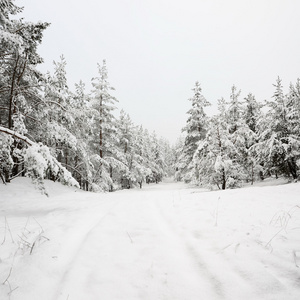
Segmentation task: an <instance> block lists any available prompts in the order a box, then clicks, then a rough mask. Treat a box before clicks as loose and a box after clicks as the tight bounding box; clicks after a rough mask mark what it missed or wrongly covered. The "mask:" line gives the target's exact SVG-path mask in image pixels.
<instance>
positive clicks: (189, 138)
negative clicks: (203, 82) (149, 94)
mask: <svg viewBox="0 0 300 300" xmlns="http://www.w3.org/2000/svg"><path fill="white" fill-rule="evenodd" d="M192 90H193V93H194V94H193V97H192V98H190V99H189V101H191V103H192V107H191V108H190V109H189V111H188V112H187V114H188V119H187V122H186V126H185V127H184V128H183V131H184V132H185V133H186V137H185V142H184V147H183V151H182V154H181V156H180V158H179V164H178V171H177V176H178V178H183V179H184V181H186V182H189V181H191V180H192V177H193V175H192V172H193V165H192V160H193V155H194V153H195V151H196V150H197V147H198V143H199V141H200V140H202V139H203V138H204V137H205V134H206V123H207V116H206V114H205V112H204V108H205V107H206V106H208V105H210V103H209V102H208V101H207V100H206V99H205V98H204V96H203V95H202V89H201V86H200V83H199V82H198V81H197V82H196V83H195V87H194V88H193V89H192Z"/></svg>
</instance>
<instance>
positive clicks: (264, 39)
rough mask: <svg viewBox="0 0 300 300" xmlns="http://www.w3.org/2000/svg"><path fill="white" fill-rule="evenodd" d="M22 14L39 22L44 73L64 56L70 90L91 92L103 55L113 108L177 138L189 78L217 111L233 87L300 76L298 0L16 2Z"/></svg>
mask: <svg viewBox="0 0 300 300" xmlns="http://www.w3.org/2000/svg"><path fill="white" fill-rule="evenodd" d="M15 3H16V4H17V5H19V6H24V12H23V13H22V16H23V17H24V18H25V20H27V21H38V20H41V21H46V22H50V23H51V26H50V27H49V28H48V29H47V30H46V31H45V34H44V39H43V43H42V45H41V46H40V48H39V53H40V55H41V56H42V57H43V58H44V60H45V63H44V65H43V66H42V67H41V68H40V69H41V70H43V71H47V70H49V71H53V60H56V61H57V60H59V57H60V55H61V54H63V55H64V56H65V58H66V61H67V76H68V83H69V87H70V88H71V89H73V86H74V83H77V82H79V80H80V79H82V80H83V81H84V82H85V83H86V85H87V89H88V90H90V81H91V78H92V77H94V76H97V63H98V62H99V63H102V60H103V59H106V61H107V67H108V71H109V81H110V83H111V85H112V86H113V87H115V88H116V91H115V92H114V96H116V97H117V98H118V100H119V105H118V106H119V108H123V109H124V110H125V111H126V112H128V113H129V115H130V116H131V118H132V120H133V121H134V123H136V124H142V125H143V126H144V127H145V128H148V129H149V130H150V131H153V130H155V131H156V132H157V134H158V135H159V136H164V137H166V138H168V139H169V140H170V141H171V142H174V141H175V140H176V138H177V137H178V136H179V135H180V132H181V128H182V127H183V126H184V125H185V122H186V119H187V115H186V111H187V110H188V109H189V107H190V102H189V101H188V98H190V97H191V96H192V91H191V89H192V88H193V86H194V83H195V81H199V82H200V83H201V87H202V91H203V95H204V96H205V97H206V99H207V100H208V101H210V102H211V103H212V107H211V108H210V109H209V110H207V112H208V113H209V114H211V113H213V112H214V111H215V110H216V103H217V99H219V98H221V97H224V98H225V99H228V98H229V95H230V90H231V86H232V85H233V84H235V85H236V86H237V87H238V88H239V89H241V90H242V94H241V97H242V98H243V97H245V96H246V95H247V94H248V93H249V92H252V93H253V94H254V95H255V96H256V98H257V100H264V99H267V98H270V97H271V96H272V93H273V86H272V84H273V83H274V82H275V80H276V78H277V76H280V77H281V78H282V80H283V84H284V86H285V88H286V90H287V88H288V85H289V83H290V82H295V81H296V79H297V78H298V77H300V38H299V29H300V1H298V0H251V1H250V0H244V1H243V0H226V1H225V0H184V1H178V0H97V1H95V0H85V1H78V0H73V1H67V0H43V1H41V0H30V1H28V0H27V1H26V0H16V1H15Z"/></svg>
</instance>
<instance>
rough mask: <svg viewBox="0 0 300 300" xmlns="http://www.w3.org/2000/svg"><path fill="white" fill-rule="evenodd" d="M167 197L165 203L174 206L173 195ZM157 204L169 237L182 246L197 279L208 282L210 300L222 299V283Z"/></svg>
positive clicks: (157, 202)
mask: <svg viewBox="0 0 300 300" xmlns="http://www.w3.org/2000/svg"><path fill="white" fill-rule="evenodd" d="M170 196H172V197H170ZM167 197H170V200H169V201H168V199H167V200H165V201H168V202H169V203H171V201H172V203H173V206H174V199H173V198H174V193H173V194H172V195H167ZM159 202H160V201H156V202H155V204H156V209H157V212H158V213H159V215H160V218H161V220H163V221H164V223H165V225H166V227H167V228H168V231H169V235H173V236H174V237H175V239H176V240H177V243H178V244H180V245H184V248H185V249H184V252H186V253H185V255H186V256H187V257H189V258H190V260H191V261H192V264H193V265H195V266H197V272H198V274H199V277H201V278H205V279H206V280H207V281H208V283H209V285H210V287H211V290H212V291H213V293H214V294H215V295H214V296H213V297H212V298H211V299H224V298H225V294H224V288H223V283H222V282H221V280H219V279H218V278H217V276H216V275H214V274H213V273H212V272H211V271H210V270H209V266H208V264H207V263H205V259H203V257H201V256H200V253H199V252H198V251H196V249H195V248H194V247H193V246H192V244H191V243H189V242H188V241H187V239H186V237H184V236H182V234H180V232H179V230H178V229H177V228H176V226H174V224H172V222H171V221H170V220H169V218H167V217H166V213H165V211H166V210H163V208H162V205H161V204H160V203H159ZM170 208H171V206H170Z"/></svg>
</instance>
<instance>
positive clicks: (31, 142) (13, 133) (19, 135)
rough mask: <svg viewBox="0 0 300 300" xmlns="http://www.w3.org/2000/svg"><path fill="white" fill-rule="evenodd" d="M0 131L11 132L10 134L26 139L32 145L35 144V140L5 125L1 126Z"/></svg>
mask: <svg viewBox="0 0 300 300" xmlns="http://www.w3.org/2000/svg"><path fill="white" fill-rule="evenodd" d="M0 132H4V133H6V134H9V135H12V136H14V137H16V138H18V139H20V140H22V141H24V142H25V143H26V144H28V145H29V146H32V145H34V144H35V143H34V142H33V141H31V140H30V139H29V138H28V137H26V136H24V135H22V134H20V133H18V132H16V131H13V130H10V129H8V128H5V127H2V126H0Z"/></svg>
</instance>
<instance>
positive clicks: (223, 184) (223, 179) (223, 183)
mask: <svg viewBox="0 0 300 300" xmlns="http://www.w3.org/2000/svg"><path fill="white" fill-rule="evenodd" d="M225 189H226V176H225V170H223V171H222V190H225Z"/></svg>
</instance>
